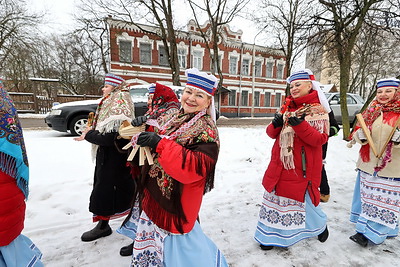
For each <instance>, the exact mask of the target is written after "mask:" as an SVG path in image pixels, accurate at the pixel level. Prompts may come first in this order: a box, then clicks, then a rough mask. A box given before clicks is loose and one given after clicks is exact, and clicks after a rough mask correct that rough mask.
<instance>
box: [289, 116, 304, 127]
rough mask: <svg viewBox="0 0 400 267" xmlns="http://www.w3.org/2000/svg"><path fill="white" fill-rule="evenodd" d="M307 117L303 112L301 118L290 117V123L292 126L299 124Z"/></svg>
mask: <svg viewBox="0 0 400 267" xmlns="http://www.w3.org/2000/svg"><path fill="white" fill-rule="evenodd" d="M305 117H306V114H305V113H303V115H301V117H300V118H299V117H296V116H293V117H290V118H289V119H288V122H289V124H290V125H291V126H297V125H299V124H300V123H302V122H303V121H304V118H305Z"/></svg>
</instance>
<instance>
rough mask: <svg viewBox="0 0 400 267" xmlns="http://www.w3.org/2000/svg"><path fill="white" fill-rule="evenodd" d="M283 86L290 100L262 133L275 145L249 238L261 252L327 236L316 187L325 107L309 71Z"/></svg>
mask: <svg viewBox="0 0 400 267" xmlns="http://www.w3.org/2000/svg"><path fill="white" fill-rule="evenodd" d="M287 82H288V83H289V84H290V96H288V97H287V98H286V100H285V103H284V105H283V106H282V107H281V109H280V111H279V112H278V113H276V114H275V118H274V119H273V121H272V123H271V124H269V125H268V126H267V130H266V131H267V134H268V136H269V137H271V138H273V139H275V142H274V145H273V147H272V152H271V161H270V163H269V165H268V168H267V170H266V171H265V174H264V178H263V182H262V184H263V186H264V188H265V193H264V196H263V201H262V205H261V209H260V213H259V220H258V224H257V229H256V233H255V237H254V238H255V240H256V241H257V242H258V243H260V247H261V249H263V250H270V249H273V248H274V247H288V246H291V245H293V244H295V243H297V242H299V241H300V240H302V239H305V238H310V237H318V240H319V241H320V242H325V241H326V240H327V238H328V234H329V232H328V228H327V225H326V215H325V213H324V212H323V211H322V209H321V208H320V205H319V203H320V192H319V186H320V181H321V170H322V149H321V147H322V145H323V144H325V143H326V142H327V140H328V134H329V117H328V113H329V112H330V108H329V105H328V102H327V100H326V98H325V96H324V95H323V92H322V91H321V89H320V87H319V83H318V82H316V81H315V79H314V75H313V74H312V72H311V71H310V70H307V69H306V70H301V71H298V72H295V73H293V74H292V75H291V76H290V77H289V78H288V79H287Z"/></svg>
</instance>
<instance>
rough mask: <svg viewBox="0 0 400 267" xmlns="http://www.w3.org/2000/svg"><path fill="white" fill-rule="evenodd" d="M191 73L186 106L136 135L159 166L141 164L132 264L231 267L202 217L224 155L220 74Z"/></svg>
mask: <svg viewBox="0 0 400 267" xmlns="http://www.w3.org/2000/svg"><path fill="white" fill-rule="evenodd" d="M186 76H187V82H186V86H185V89H184V91H183V95H182V97H181V109H180V110H179V111H176V112H172V113H168V114H165V115H161V116H159V117H158V118H157V119H156V120H155V121H154V120H152V121H150V122H149V121H147V122H146V123H148V124H149V123H150V124H151V125H153V126H154V132H142V133H140V134H139V135H138V136H136V137H135V136H134V137H133V138H132V144H133V145H134V146H136V145H140V146H148V147H150V148H151V149H152V150H153V152H154V164H152V165H148V164H146V165H145V166H144V167H142V176H141V177H140V179H139V180H138V181H137V184H138V186H137V188H138V192H137V193H138V199H139V205H140V206H139V207H138V208H137V209H136V210H135V211H134V212H133V213H132V217H131V219H130V225H131V227H132V228H134V229H132V230H134V231H135V232H136V235H135V240H134V245H133V254H132V262H131V266H166V267H187V266H199V267H200V266H201V267H203V266H207V267H213V266H227V263H226V260H225V258H224V256H223V255H222V253H221V251H220V250H219V249H218V248H217V247H216V245H215V244H214V243H213V242H212V241H211V240H210V239H209V238H208V237H207V236H206V235H205V234H204V233H203V231H202V229H201V227H200V224H199V222H198V221H197V219H198V216H199V211H200V207H201V202H202V199H203V195H204V193H206V192H208V191H210V190H211V189H212V188H213V186H214V173H215V165H216V162H217V159H218V154H219V137H218V130H217V127H216V124H215V108H214V102H213V95H214V92H215V89H216V85H217V78H216V77H215V76H213V75H208V74H207V73H205V72H199V71H198V70H197V69H188V70H186ZM156 90H157V89H156ZM154 97H155V96H154ZM135 140H137V141H135Z"/></svg>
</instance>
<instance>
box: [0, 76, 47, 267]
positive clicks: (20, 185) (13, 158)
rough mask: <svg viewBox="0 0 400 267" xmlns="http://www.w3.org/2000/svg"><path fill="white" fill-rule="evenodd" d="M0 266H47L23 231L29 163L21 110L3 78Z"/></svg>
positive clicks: (0, 99) (0, 85)
mask: <svg viewBox="0 0 400 267" xmlns="http://www.w3.org/2000/svg"><path fill="white" fill-rule="evenodd" d="M0 108H1V111H0V112H1V114H0V115H1V116H0V128H1V134H0V266H1V267H22V266H43V264H42V262H41V261H40V259H41V257H42V253H41V252H40V251H39V249H38V248H37V247H36V246H35V244H33V242H32V241H31V240H30V239H29V238H28V237H26V236H24V235H23V234H21V232H22V230H23V229H24V220H25V209H26V205H25V200H26V199H27V198H28V193H29V188H28V182H29V167H28V158H27V154H26V150H25V144H24V138H23V135H22V128H21V125H20V123H19V119H18V115H17V110H16V108H15V106H14V104H13V102H12V100H11V98H10V96H9V95H8V93H7V91H6V90H5V89H4V87H3V83H2V81H1V80H0Z"/></svg>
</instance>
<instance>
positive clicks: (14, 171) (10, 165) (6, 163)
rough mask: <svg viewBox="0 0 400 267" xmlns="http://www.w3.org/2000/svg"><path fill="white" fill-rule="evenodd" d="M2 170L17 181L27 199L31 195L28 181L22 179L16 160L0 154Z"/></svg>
mask: <svg viewBox="0 0 400 267" xmlns="http://www.w3.org/2000/svg"><path fill="white" fill-rule="evenodd" d="M0 169H1V171H2V172H4V173H5V174H7V175H9V176H11V177H13V178H15V179H16V181H17V186H18V187H19V189H21V191H22V192H23V193H24V195H25V198H26V199H27V198H28V194H29V186H28V181H27V180H25V179H24V178H23V177H21V175H20V174H19V173H18V167H17V162H16V160H15V158H14V157H12V156H10V155H8V154H5V153H3V152H0Z"/></svg>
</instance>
